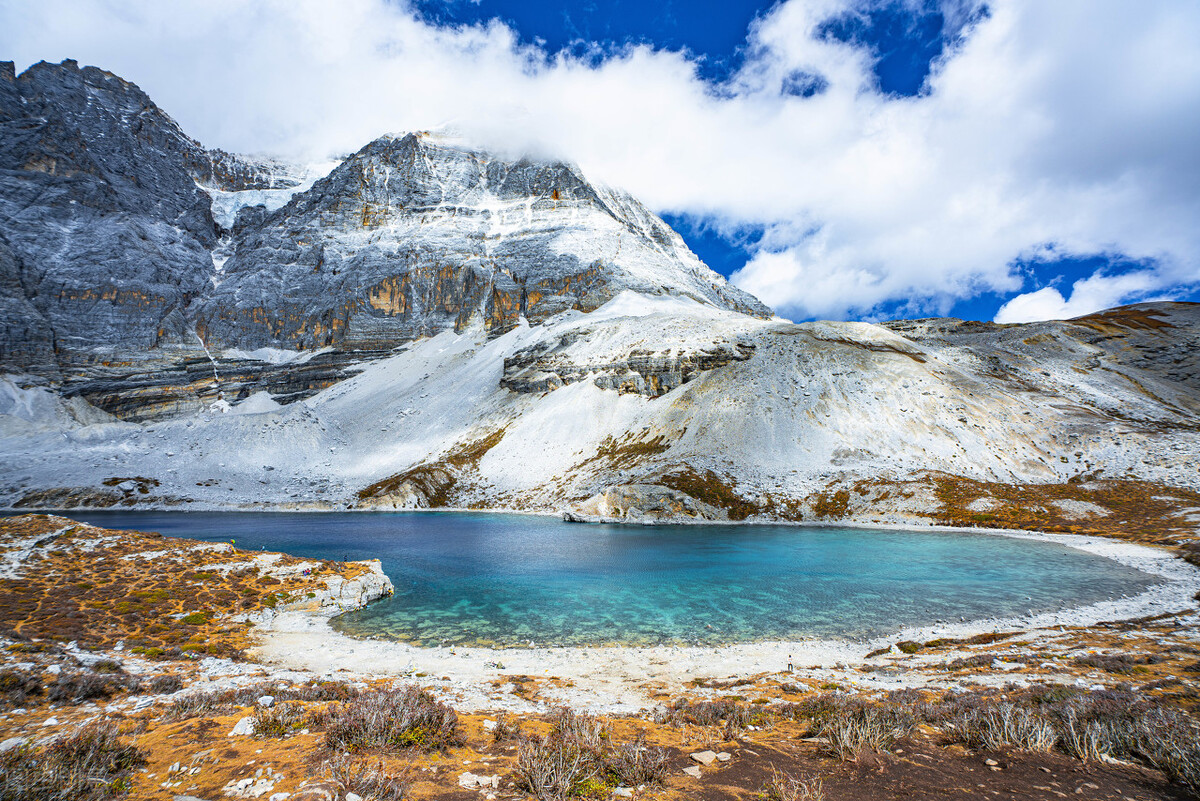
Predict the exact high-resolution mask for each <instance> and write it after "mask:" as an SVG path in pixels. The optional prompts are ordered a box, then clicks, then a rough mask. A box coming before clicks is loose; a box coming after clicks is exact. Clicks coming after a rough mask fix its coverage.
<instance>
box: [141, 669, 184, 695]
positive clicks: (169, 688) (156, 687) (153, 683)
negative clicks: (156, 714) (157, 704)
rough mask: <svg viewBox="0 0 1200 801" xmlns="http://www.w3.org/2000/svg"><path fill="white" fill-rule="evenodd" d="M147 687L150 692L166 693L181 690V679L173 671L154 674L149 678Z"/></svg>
mask: <svg viewBox="0 0 1200 801" xmlns="http://www.w3.org/2000/svg"><path fill="white" fill-rule="evenodd" d="M149 687H150V692H152V693H156V694H159V695H167V694H169V693H174V692H179V691H180V690H182V689H183V679H181V678H180V677H179V676H178V675H177V674H175V673H164V674H163V675H161V676H155V677H154V678H152V679H150V683H149Z"/></svg>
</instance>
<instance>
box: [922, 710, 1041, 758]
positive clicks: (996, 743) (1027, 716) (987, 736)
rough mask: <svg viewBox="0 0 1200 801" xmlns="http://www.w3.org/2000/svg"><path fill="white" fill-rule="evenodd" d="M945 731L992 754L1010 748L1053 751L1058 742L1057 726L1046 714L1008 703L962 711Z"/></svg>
mask: <svg viewBox="0 0 1200 801" xmlns="http://www.w3.org/2000/svg"><path fill="white" fill-rule="evenodd" d="M944 728H945V730H946V732H947V733H948V734H950V735H951V737H953V738H954V739H957V740H961V741H962V742H964V743H966V744H967V745H969V746H971V747H972V748H985V749H987V750H990V751H996V750H999V749H1001V748H1006V747H1009V746H1011V747H1013V748H1019V749H1022V750H1024V751H1050V750H1052V749H1053V748H1054V746H1055V744H1056V743H1057V742H1058V734H1057V733H1056V732H1055V730H1054V726H1053V725H1051V723H1050V721H1049V720H1047V719H1046V718H1045V717H1044V716H1043V715H1041V714H1038V713H1037V712H1035V711H1033V710H1031V709H1028V708H1024V707H1019V706H1017V705H1015V704H1011V703H1007V702H1005V703H1000V704H998V705H996V706H988V707H984V708H964V709H961V710H960V711H959V712H958V713H957V714H952V715H950V716H949V719H948V720H947V722H946V724H945V726H944Z"/></svg>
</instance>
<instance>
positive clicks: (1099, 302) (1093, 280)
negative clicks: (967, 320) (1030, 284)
mask: <svg viewBox="0 0 1200 801" xmlns="http://www.w3.org/2000/svg"><path fill="white" fill-rule="evenodd" d="M1162 285H1163V281H1162V279H1161V278H1159V277H1158V276H1156V275H1155V274H1154V273H1153V272H1152V271H1148V270H1138V271H1135V272H1130V273H1124V274H1121V275H1106V274H1104V273H1097V274H1095V275H1092V276H1090V277H1088V278H1084V279H1082V280H1080V281H1076V282H1075V283H1074V284H1073V285H1072V287H1071V297H1070V299H1067V298H1064V297H1063V295H1062V293H1061V292H1059V291H1058V289H1057V288H1055V287H1052V286H1047V287H1042V288H1041V289H1039V290H1036V291H1034V292H1026V293H1024V294H1022V295H1017V296H1016V297H1015V298H1013V299H1012V300H1010V301H1008V302H1007V303H1005V304H1004V305H1003V306H1001V307H1000V310H999V311H998V312H997V313H996V322H998V323H1028V322H1033V321H1035V320H1069V319H1071V318H1072V317H1081V316H1083V315H1085V314H1091V313H1092V312H1097V311H1100V310H1101V309H1108V308H1111V307H1113V306H1116V305H1118V304H1121V303H1125V302H1128V301H1130V300H1134V299H1136V300H1150V299H1155V298H1154V297H1153V295H1154V293H1155V291H1156V290H1158V289H1159V288H1160V287H1161V286H1162Z"/></svg>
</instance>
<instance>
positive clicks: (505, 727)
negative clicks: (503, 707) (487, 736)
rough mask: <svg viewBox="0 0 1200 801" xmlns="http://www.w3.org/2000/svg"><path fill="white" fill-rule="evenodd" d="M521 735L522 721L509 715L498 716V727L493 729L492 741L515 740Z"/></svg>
mask: <svg viewBox="0 0 1200 801" xmlns="http://www.w3.org/2000/svg"><path fill="white" fill-rule="evenodd" d="M520 736H521V722H520V721H518V720H513V719H512V718H510V717H509V716H508V715H500V716H498V717H497V718H496V727H495V728H494V729H492V742H494V743H503V742H508V741H509V740H515V739H517V738H518V737H520Z"/></svg>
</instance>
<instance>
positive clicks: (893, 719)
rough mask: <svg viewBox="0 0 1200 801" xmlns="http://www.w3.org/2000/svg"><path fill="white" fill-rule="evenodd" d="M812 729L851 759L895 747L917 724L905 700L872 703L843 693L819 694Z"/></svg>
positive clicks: (813, 705) (831, 746) (835, 750)
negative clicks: (901, 701) (902, 701)
mask: <svg viewBox="0 0 1200 801" xmlns="http://www.w3.org/2000/svg"><path fill="white" fill-rule="evenodd" d="M810 708H811V710H812V712H811V714H812V717H813V726H812V733H813V734H814V735H815V736H817V737H824V738H825V739H827V740H828V741H829V745H828V750H830V751H831V752H833V753H834V754H836V755H837V756H839V757H841V758H842V759H847V758H850V757H855V758H856V757H858V756H859V755H860V754H862V753H864V752H870V751H881V750H883V749H886V748H891V747H892V745H893V744H894V743H895V742H896V740H898V739H900V738H901V737H904V736H906V735H907V734H908V733H909V732H911V731H912V730H913V728H914V727H915V726H916V724H917V719H916V716H915V715H914V714H913V713H912V712H911V711H910V710H909V709H908V708H907V707H906V705H904V704H901V703H883V704H871V703H867V702H866V701H863V700H861V699H859V698H851V697H847V696H841V695H826V696H818V697H817V698H816V699H813V701H812V702H811V707H810Z"/></svg>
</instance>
